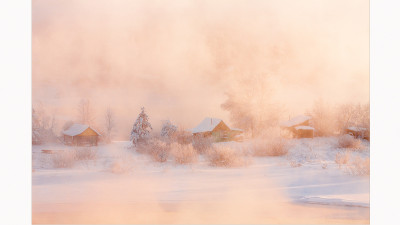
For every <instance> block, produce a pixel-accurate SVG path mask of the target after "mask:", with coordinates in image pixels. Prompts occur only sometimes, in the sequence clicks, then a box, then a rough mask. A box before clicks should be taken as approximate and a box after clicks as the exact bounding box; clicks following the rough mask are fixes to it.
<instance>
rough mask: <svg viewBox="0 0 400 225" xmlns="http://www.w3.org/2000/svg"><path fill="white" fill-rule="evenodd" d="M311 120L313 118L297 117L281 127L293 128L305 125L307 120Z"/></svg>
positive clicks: (283, 123)
mask: <svg viewBox="0 0 400 225" xmlns="http://www.w3.org/2000/svg"><path fill="white" fill-rule="evenodd" d="M310 119H311V116H304V115H301V116H296V117H294V118H292V119H290V120H288V121H284V122H282V123H281V126H282V127H293V126H296V125H298V124H302V123H304V122H306V121H307V120H310Z"/></svg>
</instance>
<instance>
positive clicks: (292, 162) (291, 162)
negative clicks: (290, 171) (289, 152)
mask: <svg viewBox="0 0 400 225" xmlns="http://www.w3.org/2000/svg"><path fill="white" fill-rule="evenodd" d="M289 164H290V166H291V167H294V168H295V167H300V166H302V164H301V163H299V162H297V161H295V160H291V161H290V162H289Z"/></svg>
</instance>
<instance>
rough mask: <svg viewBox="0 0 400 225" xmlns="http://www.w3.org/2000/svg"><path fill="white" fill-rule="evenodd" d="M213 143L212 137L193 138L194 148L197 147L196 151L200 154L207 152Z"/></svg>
mask: <svg viewBox="0 0 400 225" xmlns="http://www.w3.org/2000/svg"><path fill="white" fill-rule="evenodd" d="M212 143H213V140H212V138H206V137H194V138H193V148H194V149H196V151H197V152H198V153H199V154H204V153H206V152H207V150H208V149H210V148H211V147H212Z"/></svg>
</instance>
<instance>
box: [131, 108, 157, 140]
mask: <svg viewBox="0 0 400 225" xmlns="http://www.w3.org/2000/svg"><path fill="white" fill-rule="evenodd" d="M152 129H153V128H152V127H151V124H150V123H149V117H148V116H147V114H146V113H145V111H144V107H142V111H141V112H140V114H139V116H138V118H137V119H136V121H135V123H134V124H133V127H132V131H131V139H130V140H131V142H132V144H133V146H136V144H137V143H138V142H139V141H141V140H143V139H144V138H146V137H148V136H149V133H150V130H152Z"/></svg>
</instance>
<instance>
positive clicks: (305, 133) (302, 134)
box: [294, 126, 314, 138]
mask: <svg viewBox="0 0 400 225" xmlns="http://www.w3.org/2000/svg"><path fill="white" fill-rule="evenodd" d="M294 129H295V130H296V131H295V133H294V135H295V137H296V138H313V137H314V128H313V127H310V126H296V127H295V128H294Z"/></svg>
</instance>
